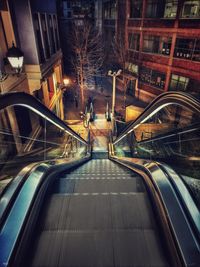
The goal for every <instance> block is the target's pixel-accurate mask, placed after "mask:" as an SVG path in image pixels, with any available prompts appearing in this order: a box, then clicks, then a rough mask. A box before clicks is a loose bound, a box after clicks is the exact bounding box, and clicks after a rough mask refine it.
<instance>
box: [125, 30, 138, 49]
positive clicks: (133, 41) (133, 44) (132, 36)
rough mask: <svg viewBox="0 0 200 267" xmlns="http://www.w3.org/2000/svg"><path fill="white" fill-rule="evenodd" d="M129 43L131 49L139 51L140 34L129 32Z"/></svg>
mask: <svg viewBox="0 0 200 267" xmlns="http://www.w3.org/2000/svg"><path fill="white" fill-rule="evenodd" d="M128 44H129V49H132V50H135V51H139V45H140V35H139V34H137V33H129V35H128Z"/></svg>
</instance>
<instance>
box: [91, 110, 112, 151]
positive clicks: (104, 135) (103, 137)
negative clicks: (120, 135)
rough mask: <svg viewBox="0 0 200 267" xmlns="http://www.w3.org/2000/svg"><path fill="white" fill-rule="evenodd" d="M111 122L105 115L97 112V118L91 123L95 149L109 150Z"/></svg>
mask: <svg viewBox="0 0 200 267" xmlns="http://www.w3.org/2000/svg"><path fill="white" fill-rule="evenodd" d="M110 130H111V123H110V122H107V120H106V118H105V115H103V114H96V119H95V121H94V122H92V123H91V124H90V136H91V141H92V145H93V151H96V152H97V151H108V141H109V140H108V137H109V131H110Z"/></svg>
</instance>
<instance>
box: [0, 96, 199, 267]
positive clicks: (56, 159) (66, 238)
mask: <svg viewBox="0 0 200 267" xmlns="http://www.w3.org/2000/svg"><path fill="white" fill-rule="evenodd" d="M186 99H187V101H186ZM8 103H9V104H8ZM171 104H172V108H171V106H170V105H171ZM19 105H20V108H21V107H23V108H25V109H27V108H28V110H29V111H28V114H29V117H30V121H31V122H32V123H33V125H34V126H37V127H38V126H39V127H38V129H39V130H38V131H37V136H34V137H33V135H32V132H33V131H32V132H31V131H30V130H29V132H28V133H27V132H26V129H25V130H24V132H23V133H24V134H23V136H22V135H21V134H20V132H19V131H18V132H17V128H16V127H15V128H14V129H13V127H12V125H11V122H9V123H7V127H5V125H6V123H5V118H10V116H11V115H13V116H14V114H13V113H14V111H15V109H17V106H19ZM175 105H177V106H178V109H176V108H175V109H174V106H175ZM183 106H184V107H185V108H186V110H187V111H188V110H189V111H191V110H192V115H191V112H189V113H188V112H183V110H182V109H180V107H183ZM13 107H14V108H13ZM162 107H163V108H164V110H162ZM199 107H200V104H199V103H198V102H197V101H196V100H194V99H190V98H188V96H187V95H185V94H178V93H169V94H164V95H163V96H161V97H158V99H156V100H155V101H154V102H153V103H152V104H150V105H149V107H147V109H146V110H145V111H144V113H143V114H141V116H140V117H139V118H138V119H136V121H134V122H133V123H132V124H129V125H128V127H127V128H126V129H125V130H124V131H123V132H122V133H120V135H119V136H117V133H113V135H111V136H110V143H109V159H92V158H91V144H90V140H89V139H88V140H84V139H83V138H82V137H80V136H78V135H77V134H76V133H75V132H73V131H72V130H71V129H70V128H69V127H68V126H67V125H65V124H64V123H63V122H62V121H61V120H60V119H59V118H57V117H56V116H55V115H54V114H53V113H51V112H50V111H48V110H47V109H46V108H45V107H44V106H43V105H42V104H41V103H39V102H38V101H37V100H35V99H34V98H32V97H31V96H27V95H25V94H22V93H19V94H14V95H13V94H10V95H5V96H3V97H2V98H1V99H0V110H1V114H2V115H3V116H2V118H3V119H2V120H1V121H0V123H1V125H2V126H4V127H2V128H1V136H0V137H1V139H0V141H1V144H2V147H5V144H6V147H7V148H8V149H9V151H10V154H8V153H6V152H5V149H4V150H3V151H4V153H2V159H3V160H1V165H0V168H1V174H2V177H3V178H2V179H4V177H6V179H8V180H9V183H8V184H7V186H5V187H4V188H3V189H2V193H1V198H0V247H1V250H0V266H14V267H18V266H34V267H39V266H43V267H44V266H52V267H54V266H66V267H68V266H76V267H77V266H84V267H85V266H124V267H125V266H142V267H143V266H155V267H161V266H174V267H176V266H177V267H179V266H193V267H197V266H200V249H199V240H200V238H199V237H200V235H199V233H200V215H199V210H198V199H196V195H195V192H194V190H193V189H192V186H191V182H188V183H186V182H185V179H186V178H185V177H187V179H194V180H195V182H197V184H198V179H199V178H198V173H197V172H195V171H194V170H193V167H194V168H195V170H199V165H198V164H199V161H198V155H199V154H198V153H199V152H198V145H197V144H198V140H199V139H198V138H199V137H198V133H199V126H198V125H199V124H198V123H199V122H200V120H199V113H200V109H199ZM24 112H25V110H24ZM174 113H175V114H176V116H175V115H174ZM159 114H162V115H159ZM193 114H194V115H193ZM155 115H156V117H155V118H154V116H155ZM26 117H27V116H26ZM182 117H183V118H182ZM181 118H182V119H181ZM15 120H16V118H15ZM162 126H163V127H162ZM19 128H20V127H19ZM32 128H33V130H34V127H32ZM147 128H148V132H151V135H150V137H149V136H148V137H147V136H145V134H144V130H146V129H147ZM26 133H27V136H25V135H26ZM185 133H187V136H186V135H185ZM188 133H189V134H190V136H188ZM191 134H192V136H191ZM89 136H90V135H89V133H88V137H89ZM114 136H116V137H114ZM186 137H187V138H186ZM161 140H162V141H161ZM163 140H164V142H163ZM194 140H196V141H197V143H196V149H195V154H194V155H193V157H192V155H191V154H189V155H188V154H187V153H191V151H194V150H193V147H192V148H191V146H192V145H190V149H188V150H187V149H186V148H187V146H186V145H185V144H186V143H187V144H189V143H188V142H191V144H193V142H194ZM172 144H175V146H174V145H173V146H172ZM183 144H184V145H183ZM180 146H181V147H180ZM25 147H29V148H30V149H29V151H28V152H27V151H26V150H25ZM37 151H40V153H38V154H35V153H37ZM188 151H189V152H188ZM36 155H37V157H36ZM175 159H176V163H175V165H176V166H175V167H174V166H173V163H174V161H175ZM15 163H17V164H18V168H15V167H14V165H15ZM186 163H187V164H188V165H186ZM172 166H173V168H172ZM183 166H190V169H191V170H192V173H190V174H189V173H188V172H187V174H184V173H183V172H182V169H183ZM176 167H177V168H176ZM19 168H21V171H20V173H18V169H19ZM187 168H188V167H187ZM179 170H181V173H180V171H179ZM187 171H188V170H187ZM189 181H191V180H189ZM197 195H198V194H197Z"/></svg>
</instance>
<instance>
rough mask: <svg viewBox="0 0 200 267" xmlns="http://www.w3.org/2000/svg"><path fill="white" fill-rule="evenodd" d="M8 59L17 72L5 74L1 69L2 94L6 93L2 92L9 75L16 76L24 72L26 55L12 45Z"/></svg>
mask: <svg viewBox="0 0 200 267" xmlns="http://www.w3.org/2000/svg"><path fill="white" fill-rule="evenodd" d="M6 57H7V59H8V61H9V63H10V65H11V67H12V68H13V69H15V72H10V73H8V72H3V71H2V69H0V89H1V93H4V92H3V90H2V82H3V81H5V80H6V79H7V77H8V75H9V74H12V75H14V74H15V73H17V75H19V73H20V72H21V70H22V66H23V62H24V53H23V52H22V51H21V50H20V49H19V48H18V47H16V46H15V45H14V43H13V44H12V47H11V48H9V49H8V52H7V53H6Z"/></svg>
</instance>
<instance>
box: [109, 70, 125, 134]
mask: <svg viewBox="0 0 200 267" xmlns="http://www.w3.org/2000/svg"><path fill="white" fill-rule="evenodd" d="M121 72H122V70H121V69H119V70H118V71H112V70H109V71H108V76H111V77H112V78H113V91H112V129H113V130H114V116H115V95H116V77H117V76H119V75H120V74H121Z"/></svg>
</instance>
